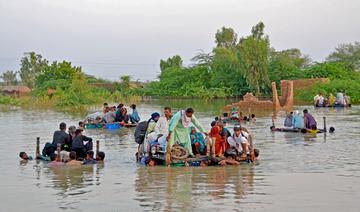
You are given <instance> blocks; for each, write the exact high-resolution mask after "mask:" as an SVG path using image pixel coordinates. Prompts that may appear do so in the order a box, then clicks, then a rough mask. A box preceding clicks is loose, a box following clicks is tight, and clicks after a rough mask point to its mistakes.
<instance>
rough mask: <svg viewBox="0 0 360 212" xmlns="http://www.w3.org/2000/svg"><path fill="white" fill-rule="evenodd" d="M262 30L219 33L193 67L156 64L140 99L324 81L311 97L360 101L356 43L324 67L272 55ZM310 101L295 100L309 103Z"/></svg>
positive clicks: (264, 91) (304, 58) (267, 90)
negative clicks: (155, 76)
mask: <svg viewBox="0 0 360 212" xmlns="http://www.w3.org/2000/svg"><path fill="white" fill-rule="evenodd" d="M264 29H265V25H264V24H263V23H262V22H260V23H258V24H257V25H255V26H254V27H252V29H251V33H250V35H248V36H242V37H239V36H238V35H237V33H236V32H235V31H234V30H233V29H232V28H227V27H222V28H221V29H219V30H218V31H217V32H216V34H215V44H216V46H215V47H214V48H213V49H212V51H211V52H209V53H204V52H199V53H198V54H196V56H195V57H194V58H192V61H193V62H194V64H192V65H190V66H188V67H184V66H183V60H182V58H181V57H180V56H179V55H175V56H173V57H169V58H168V59H166V60H161V61H160V69H161V73H160V75H159V81H155V82H152V83H150V84H149V86H147V88H146V90H145V93H146V94H147V95H155V96H175V97H176V96H186V97H205V98H214V97H234V96H242V95H244V94H245V93H246V92H253V93H254V94H255V95H257V96H270V94H271V86H270V84H271V82H273V81H275V82H277V83H278V84H279V83H280V80H295V79H304V78H316V77H328V78H330V79H331V82H330V84H323V85H317V86H315V87H314V88H313V90H312V91H311V92H312V93H315V92H319V91H322V92H324V93H329V92H336V91H337V90H344V91H346V92H347V93H348V94H350V95H351V96H352V97H353V100H355V101H359V100H360V96H359V94H358V93H359V92H357V91H358V88H359V87H360V84H359V83H360V80H359V79H360V76H359V69H360V43H359V42H354V43H349V44H341V45H339V46H338V47H336V48H335V50H334V51H333V52H332V53H330V54H329V56H328V57H327V58H326V60H325V61H324V62H316V61H313V60H312V59H311V58H310V57H309V56H308V55H304V54H303V53H302V52H301V51H300V50H299V49H297V48H291V49H286V50H281V51H278V50H276V49H275V48H273V47H271V45H270V40H269V36H268V35H266V34H265V31H264ZM306 92H309V91H306ZM311 95H312V94H311V93H309V94H308V96H309V97H306V96H304V95H299V96H300V97H301V98H304V99H306V100H309V99H310V98H312V97H311Z"/></svg>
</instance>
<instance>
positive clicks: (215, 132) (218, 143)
mask: <svg viewBox="0 0 360 212" xmlns="http://www.w3.org/2000/svg"><path fill="white" fill-rule="evenodd" d="M210 136H211V138H213V139H214V138H215V154H216V155H221V154H224V152H225V150H224V148H225V141H224V139H223V138H222V137H221V136H220V128H219V126H213V127H212V128H211V130H210Z"/></svg>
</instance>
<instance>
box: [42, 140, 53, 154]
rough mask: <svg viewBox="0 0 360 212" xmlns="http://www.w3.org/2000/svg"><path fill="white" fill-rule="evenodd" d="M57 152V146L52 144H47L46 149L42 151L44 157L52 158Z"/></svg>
mask: <svg viewBox="0 0 360 212" xmlns="http://www.w3.org/2000/svg"><path fill="white" fill-rule="evenodd" d="M55 151H56V146H55V145H53V144H52V143H49V142H47V143H46V144H45V146H44V149H43V150H42V155H43V156H50V155H51V154H54V152H55Z"/></svg>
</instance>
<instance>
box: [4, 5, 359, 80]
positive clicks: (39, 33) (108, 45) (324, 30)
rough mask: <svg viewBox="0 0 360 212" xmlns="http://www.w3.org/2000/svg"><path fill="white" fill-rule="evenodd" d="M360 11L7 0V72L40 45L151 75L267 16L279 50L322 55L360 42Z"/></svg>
mask: <svg viewBox="0 0 360 212" xmlns="http://www.w3.org/2000/svg"><path fill="white" fill-rule="evenodd" d="M359 11H360V0H342V1H341V0H311V1H309V0H307V1H305V0H303V1H300V0H0V73H1V72H3V71H5V70H15V71H16V70H19V63H20V58H21V57H22V56H23V53H24V52H29V51H35V52H37V53H39V54H41V55H42V56H43V57H45V58H47V59H48V60H50V61H53V60H57V61H62V60H68V61H72V62H73V64H74V65H80V66H82V67H83V70H84V71H85V72H86V73H88V74H93V75H96V76H99V77H103V78H106V79H111V80H116V79H119V77H120V76H121V75H124V74H129V75H131V76H132V77H133V78H134V79H141V80H151V79H155V78H156V76H157V74H158V73H159V65H158V64H159V61H160V59H165V58H168V57H169V56H172V55H175V54H179V55H181V57H182V58H183V59H184V62H185V64H189V63H190V58H192V57H193V56H194V55H195V54H196V53H197V52H198V51H199V50H203V51H205V52H209V51H211V49H212V48H213V47H214V45H215V43H214V35H215V32H216V30H217V29H219V28H221V27H222V26H227V27H232V28H233V29H235V31H236V32H237V33H238V35H239V36H245V35H248V34H249V33H250V30H251V27H252V26H253V25H255V24H257V23H258V22H259V21H263V22H264V24H265V31H266V33H267V34H268V35H269V37H270V42H271V45H272V46H273V47H275V48H276V49H277V50H282V49H287V48H299V49H300V50H301V51H302V52H303V53H305V54H309V55H310V57H311V58H313V59H314V60H317V61H322V60H324V59H325V57H326V56H327V55H328V54H329V53H330V52H331V51H333V50H334V48H335V47H336V46H337V45H338V44H340V43H349V42H353V41H360V12H359Z"/></svg>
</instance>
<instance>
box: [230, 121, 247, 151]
mask: <svg viewBox="0 0 360 212" xmlns="http://www.w3.org/2000/svg"><path fill="white" fill-rule="evenodd" d="M248 137H249V133H248V132H246V131H245V129H244V128H242V127H241V126H240V125H235V126H234V134H233V135H232V136H229V137H228V138H227V142H228V144H229V145H230V147H234V148H236V150H237V151H238V152H239V153H242V154H241V156H242V157H246V154H250V151H249V146H250V144H249V142H248ZM243 150H245V151H243Z"/></svg>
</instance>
